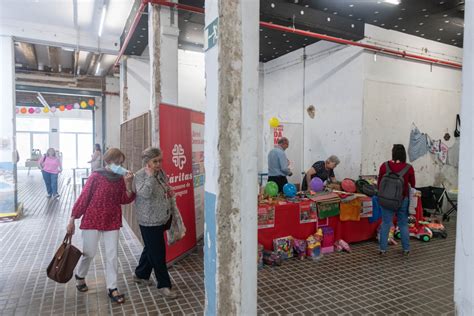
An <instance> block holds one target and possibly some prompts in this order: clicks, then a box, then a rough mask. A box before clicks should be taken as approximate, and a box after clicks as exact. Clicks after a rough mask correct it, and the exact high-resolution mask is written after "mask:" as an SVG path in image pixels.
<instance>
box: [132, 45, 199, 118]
mask: <svg viewBox="0 0 474 316" xmlns="http://www.w3.org/2000/svg"><path fill="white" fill-rule="evenodd" d="M146 55H147V53H144V55H143V56H142V57H129V58H128V59H127V85H128V97H129V99H130V118H134V117H137V116H138V115H140V114H142V113H144V112H146V111H148V109H149V104H150V66H149V59H148V57H147V56H146ZM205 85H206V81H205V77H204V54H203V53H199V52H192V51H186V50H181V49H180V50H178V105H179V106H181V107H186V108H189V109H193V110H196V111H201V112H204V110H205Z"/></svg>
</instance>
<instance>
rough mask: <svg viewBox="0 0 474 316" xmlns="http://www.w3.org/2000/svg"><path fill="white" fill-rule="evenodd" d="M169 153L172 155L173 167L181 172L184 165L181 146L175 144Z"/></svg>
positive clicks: (184, 160)
mask: <svg viewBox="0 0 474 316" xmlns="http://www.w3.org/2000/svg"><path fill="white" fill-rule="evenodd" d="M171 153H172V154H173V158H172V160H173V163H174V165H175V166H176V167H177V168H179V170H182V169H183V167H184V164H185V163H186V156H185V155H184V149H183V146H182V145H181V144H175V145H174V147H173V150H172V151H171Z"/></svg>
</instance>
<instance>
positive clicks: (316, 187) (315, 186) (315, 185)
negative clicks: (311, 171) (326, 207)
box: [309, 177, 324, 192]
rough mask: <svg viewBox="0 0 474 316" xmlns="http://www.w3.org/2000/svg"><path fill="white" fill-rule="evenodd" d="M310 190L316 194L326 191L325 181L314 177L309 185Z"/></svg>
mask: <svg viewBox="0 0 474 316" xmlns="http://www.w3.org/2000/svg"><path fill="white" fill-rule="evenodd" d="M309 188H310V189H311V190H312V191H315V192H320V191H322V190H323V189H324V183H323V180H321V179H320V178H318V177H314V178H313V179H312V180H311V182H310V183H309Z"/></svg>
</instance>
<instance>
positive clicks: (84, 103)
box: [81, 101, 87, 109]
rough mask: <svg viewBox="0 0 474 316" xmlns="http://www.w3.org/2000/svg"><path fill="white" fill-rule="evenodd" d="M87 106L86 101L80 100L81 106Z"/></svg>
mask: <svg viewBox="0 0 474 316" xmlns="http://www.w3.org/2000/svg"><path fill="white" fill-rule="evenodd" d="M86 107H87V103H86V101H82V102H81V108H83V109H85V108H86Z"/></svg>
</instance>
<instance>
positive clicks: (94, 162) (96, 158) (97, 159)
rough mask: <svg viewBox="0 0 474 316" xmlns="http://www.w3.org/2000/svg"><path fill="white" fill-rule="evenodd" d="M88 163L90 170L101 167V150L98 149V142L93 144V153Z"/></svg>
mask: <svg viewBox="0 0 474 316" xmlns="http://www.w3.org/2000/svg"><path fill="white" fill-rule="evenodd" d="M88 163H90V164H91V171H92V172H94V171H95V170H97V169H99V168H102V150H101V149H100V144H95V149H94V154H92V158H91V160H90V161H88Z"/></svg>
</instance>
